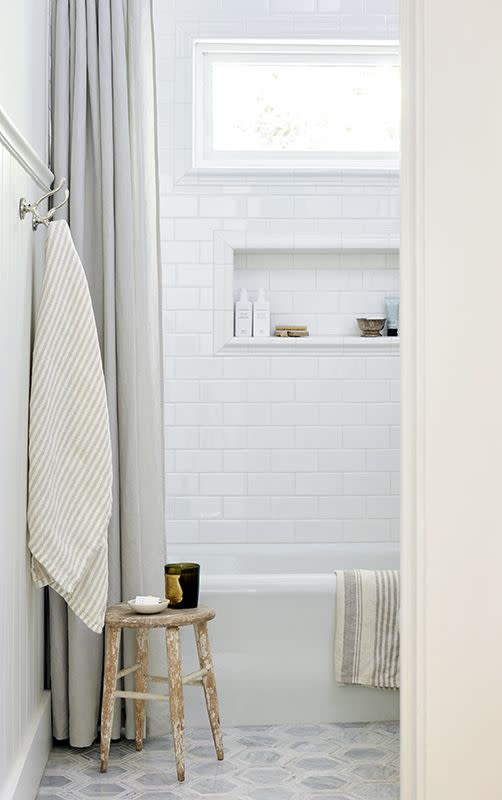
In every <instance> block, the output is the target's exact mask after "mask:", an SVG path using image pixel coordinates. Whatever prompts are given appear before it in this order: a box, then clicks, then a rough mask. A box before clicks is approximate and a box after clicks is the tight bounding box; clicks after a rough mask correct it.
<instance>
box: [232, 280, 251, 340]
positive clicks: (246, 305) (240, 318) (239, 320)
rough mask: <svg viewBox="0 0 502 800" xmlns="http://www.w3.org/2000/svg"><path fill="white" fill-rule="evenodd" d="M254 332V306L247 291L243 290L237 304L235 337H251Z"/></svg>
mask: <svg viewBox="0 0 502 800" xmlns="http://www.w3.org/2000/svg"><path fill="white" fill-rule="evenodd" d="M252 331H253V304H252V302H251V300H250V299H249V297H248V293H247V290H246V289H241V294H240V297H239V299H238V300H237V302H236V304H235V335H236V336H251V335H252Z"/></svg>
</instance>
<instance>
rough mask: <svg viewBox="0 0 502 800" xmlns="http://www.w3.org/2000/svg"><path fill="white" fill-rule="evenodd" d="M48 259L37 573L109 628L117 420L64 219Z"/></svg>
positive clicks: (34, 516)
mask: <svg viewBox="0 0 502 800" xmlns="http://www.w3.org/2000/svg"><path fill="white" fill-rule="evenodd" d="M45 261H46V263H45V274H44V280H43V285H42V294H41V300H40V307H39V310H38V314H37V321H36V329H35V343H34V349H33V367H32V383H31V397H30V425H29V474H28V529H29V548H30V550H31V553H32V576H33V579H34V581H35V583H37V585H38V586H51V587H52V588H53V589H54V590H55V591H56V592H58V594H60V595H61V596H62V597H64V599H65V600H66V602H67V603H68V605H69V606H70V608H71V609H72V610H73V611H74V612H75V614H77V616H79V617H80V619H82V621H83V622H84V623H85V624H86V625H87V626H88V627H89V628H91V630H93V631H96V632H100V631H101V629H102V627H103V624H104V616H105V611H106V605H107V594H108V540H107V529H108V521H109V519H110V514H111V506H112V457H111V444H110V429H109V421H108V409H107V404H106V393H105V383H104V377H103V369H102V365H101V356H100V351H99V344H98V337H97V333H96V324H95V321H94V315H93V311H92V306H91V299H90V296H89V288H88V286H87V280H86V277H85V274H84V270H83V268H82V264H81V263H80V259H79V257H78V254H77V252H76V250H75V246H74V244H73V240H72V237H71V233H70V229H69V228H68V225H67V224H66V222H64V221H62V220H61V221H59V220H58V221H57V222H51V224H50V225H49V227H48V231H47V244H46V259H45Z"/></svg>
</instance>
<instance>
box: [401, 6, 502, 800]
mask: <svg viewBox="0 0 502 800" xmlns="http://www.w3.org/2000/svg"><path fill="white" fill-rule="evenodd" d="M401 25H402V27H401V52H402V60H403V101H404V113H403V120H404V126H403V137H402V171H401V176H402V206H401V209H402V211H401V217H402V235H401V280H402V326H401V334H402V335H401V353H402V383H403V386H402V433H403V442H402V451H401V452H402V473H403V474H402V477H403V481H402V496H401V518H402V525H401V542H402V578H403V597H402V616H401V632H402V672H401V674H402V690H401V703H402V750H401V770H402V784H401V798H402V800H472V798H476V797H477V798H480V800H489V798H499V797H500V796H501V788H500V786H501V770H500V764H501V760H502V759H501V750H502V737H501V734H500V721H501V719H502V599H501V591H500V581H501V574H502V511H501V508H502V500H501V498H502V466H501V463H502V458H501V453H502V344H501V336H500V319H501V317H502V312H501V308H502V257H501V233H500V231H501V226H502V222H501V220H502V192H501V188H500V187H501V186H502V157H501V155H500V153H501V146H502V100H501V96H502V93H501V91H500V89H499V84H500V76H502V49H501V47H500V31H501V30H502V4H501V3H497V2H493V0H478V3H477V4H475V5H473V4H472V2H471V0H402V4H401Z"/></svg>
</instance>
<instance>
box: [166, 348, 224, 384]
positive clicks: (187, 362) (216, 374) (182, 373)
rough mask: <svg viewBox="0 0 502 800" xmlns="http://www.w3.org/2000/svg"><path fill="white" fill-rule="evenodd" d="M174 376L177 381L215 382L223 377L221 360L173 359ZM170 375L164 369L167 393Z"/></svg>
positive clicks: (167, 370)
mask: <svg viewBox="0 0 502 800" xmlns="http://www.w3.org/2000/svg"><path fill="white" fill-rule="evenodd" d="M174 375H175V377H176V379H177V380H186V379H191V378H193V379H195V378H200V379H201V380H202V379H209V380H215V379H217V378H221V377H223V361H222V359H221V358H206V357H203V358H183V357H179V358H175V359H174ZM170 377H171V374H170V372H169V369H166V379H167V389H166V391H167V392H169V379H170Z"/></svg>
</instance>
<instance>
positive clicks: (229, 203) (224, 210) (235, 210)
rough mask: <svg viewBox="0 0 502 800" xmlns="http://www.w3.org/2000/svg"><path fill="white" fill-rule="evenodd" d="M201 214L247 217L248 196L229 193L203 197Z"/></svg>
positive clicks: (204, 215)
mask: <svg viewBox="0 0 502 800" xmlns="http://www.w3.org/2000/svg"><path fill="white" fill-rule="evenodd" d="M199 214H200V216H201V217H245V216H246V198H245V197H238V196H237V197H229V196H228V195H219V196H218V195H216V196H215V197H201V198H200V200H199Z"/></svg>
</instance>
